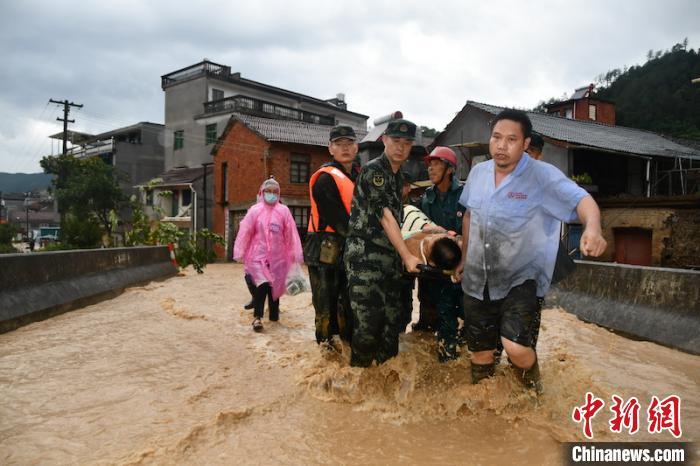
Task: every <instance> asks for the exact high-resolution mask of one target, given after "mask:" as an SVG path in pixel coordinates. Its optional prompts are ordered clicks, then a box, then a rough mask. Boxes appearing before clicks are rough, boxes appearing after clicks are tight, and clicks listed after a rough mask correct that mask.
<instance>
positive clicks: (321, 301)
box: [304, 125, 360, 352]
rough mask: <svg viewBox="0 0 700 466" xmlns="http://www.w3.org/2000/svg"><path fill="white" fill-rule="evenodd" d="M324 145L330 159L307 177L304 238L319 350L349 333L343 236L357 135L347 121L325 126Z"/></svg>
mask: <svg viewBox="0 0 700 466" xmlns="http://www.w3.org/2000/svg"><path fill="white" fill-rule="evenodd" d="M329 139H330V142H329V143H328V151H329V152H330V154H331V155H332V156H333V161H332V162H329V163H326V164H324V165H323V166H322V167H321V168H319V169H318V170H317V171H316V172H315V173H314V174H313V175H312V176H311V179H310V180H309V195H310V198H311V216H310V218H309V230H308V234H307V238H306V243H305V244H304V260H305V261H306V264H307V265H308V267H309V279H310V281H311V292H312V296H313V305H314V309H315V311H316V317H315V321H316V341H317V342H318V343H319V344H320V345H322V347H323V348H324V350H325V351H331V352H332V351H334V350H335V351H337V350H339V349H340V342H339V341H338V340H337V337H336V335H338V336H339V337H340V338H342V339H343V340H345V341H347V342H348V343H349V342H350V340H351V336H352V311H351V309H350V302H349V298H348V289H347V278H346V275H345V269H344V267H343V250H344V247H345V236H346V235H347V230H348V220H349V218H350V204H351V202H352V193H353V190H354V188H355V179H356V178H357V175H358V173H359V171H360V166H359V164H358V163H357V162H356V161H355V158H356V156H357V150H358V146H357V137H356V135H355V131H354V130H353V128H352V127H350V126H344V125H341V126H336V127H334V128H333V129H331V132H330V138H329Z"/></svg>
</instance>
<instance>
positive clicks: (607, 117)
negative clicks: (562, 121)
mask: <svg viewBox="0 0 700 466" xmlns="http://www.w3.org/2000/svg"><path fill="white" fill-rule="evenodd" d="M589 103H590V104H594V105H595V106H596V119H595V121H598V122H600V123H607V124H609V125H614V124H615V104H611V103H609V102H601V101H600V100H596V99H580V100H577V101H576V114H575V115H574V118H575V119H576V120H588V119H589V118H588V104H589ZM573 107H574V104H573V102H568V103H566V104H564V105H560V106H557V107H551V108H550V109H549V110H548V111H547V113H554V112H556V111H558V112H559V116H560V117H565V116H566V109H567V108H571V109H573Z"/></svg>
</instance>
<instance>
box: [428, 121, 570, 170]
mask: <svg viewBox="0 0 700 466" xmlns="http://www.w3.org/2000/svg"><path fill="white" fill-rule="evenodd" d="M494 116H495V115H491V114H490V113H487V112H484V111H481V110H479V109H475V108H471V107H467V108H466V109H465V110H464V111H463V112H461V113H460V114H459V115H458V116H457V117H456V119H455V121H453V122H452V123H451V126H450V128H449V129H448V130H447V131H445V132H444V133H443V134H442V135H441V136H440V144H441V145H443V146H450V145H454V144H464V143H469V142H478V143H482V144H488V143H489V140H490V139H491V127H490V122H491V120H492V119H493V118H494ZM455 152H456V153H457V175H458V177H459V179H461V180H466V179H467V176H468V175H469V166H468V163H467V161H466V160H465V158H464V157H463V156H462V155H461V154H460V151H459V149H455ZM465 153H466V150H465ZM542 153H543V155H544V158H543V160H544V161H545V162H547V163H551V164H552V165H554V166H555V167H557V168H559V169H560V170H561V171H562V172H564V174H565V175H567V176H568V175H569V173H570V165H571V164H570V163H569V159H570V157H569V150H568V149H567V148H565V147H559V146H555V145H552V144H549V143H545V145H544V148H543V150H542Z"/></svg>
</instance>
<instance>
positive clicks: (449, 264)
mask: <svg viewBox="0 0 700 466" xmlns="http://www.w3.org/2000/svg"><path fill="white" fill-rule="evenodd" d="M430 259H432V261H433V263H434V264H435V267H437V268H438V269H442V270H453V269H455V268H457V266H458V265H459V262H460V261H461V260H462V249H461V248H460V247H459V244H457V242H456V241H454V240H453V239H450V238H447V237H444V238H440V239H439V240H437V241H435V242H434V243H433V249H432V251H430Z"/></svg>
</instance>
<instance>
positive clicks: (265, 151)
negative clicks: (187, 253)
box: [212, 113, 366, 260]
mask: <svg viewBox="0 0 700 466" xmlns="http://www.w3.org/2000/svg"><path fill="white" fill-rule="evenodd" d="M331 128H332V126H329V125H322V124H316V123H307V122H304V121H298V120H281V119H274V118H263V117H260V116H254V115H249V114H246V113H234V114H232V115H231V116H230V119H229V121H228V124H227V125H226V128H225V130H224V132H223V134H222V135H221V137H220V138H219V140H218V142H217V143H216V145H215V146H214V148H213V150H212V155H213V157H214V174H213V178H214V180H215V182H214V203H213V222H214V227H213V230H214V232H215V233H218V234H220V235H222V236H223V237H224V238H225V241H226V246H225V247H224V248H219V249H218V250H217V255H218V257H220V258H225V259H227V260H231V259H232V258H231V254H232V251H233V242H234V240H235V238H236V234H237V232H238V227H239V224H240V221H241V220H242V219H243V217H244V216H245V214H246V212H247V210H248V208H249V207H250V206H251V205H253V204H254V203H255V202H256V201H257V194H258V189H259V188H260V185H261V184H262V182H263V181H264V180H266V179H267V178H269V177H271V176H274V178H275V179H276V180H277V181H278V182H279V184H280V189H281V194H282V197H281V202H282V203H284V204H285V205H287V206H288V207H289V210H290V211H291V213H292V216H293V217H294V220H295V222H296V224H297V228H298V229H299V233H300V236H301V237H302V238H303V237H304V236H305V234H306V229H307V227H308V224H309V209H310V207H309V206H310V201H309V178H310V176H311V174H312V173H313V172H314V171H316V170H317V169H318V168H319V167H320V166H321V165H322V164H324V163H326V162H329V161H330V160H331V156H330V154H329V152H328V136H329V133H330V130H331ZM356 131H357V133H358V137H359V138H362V137H363V136H364V135H365V133H366V131H364V130H359V129H358V130H356Z"/></svg>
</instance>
